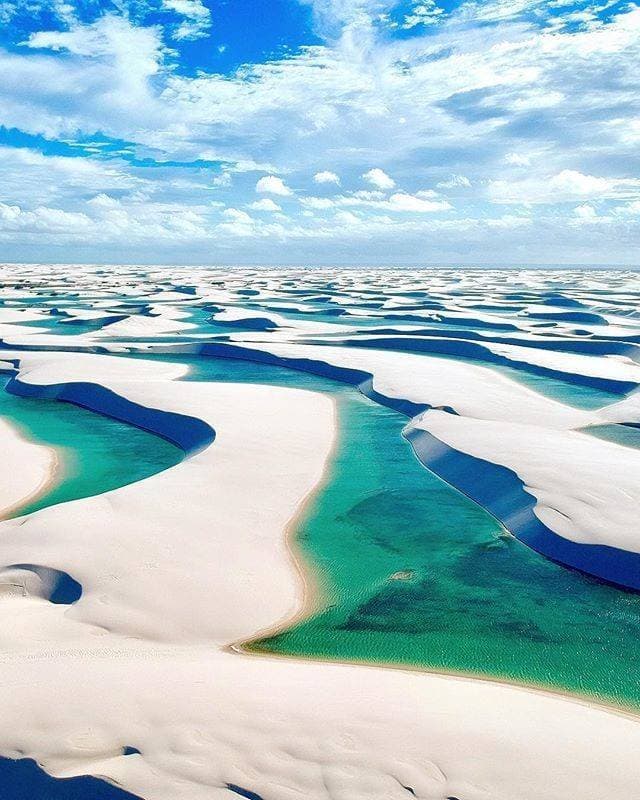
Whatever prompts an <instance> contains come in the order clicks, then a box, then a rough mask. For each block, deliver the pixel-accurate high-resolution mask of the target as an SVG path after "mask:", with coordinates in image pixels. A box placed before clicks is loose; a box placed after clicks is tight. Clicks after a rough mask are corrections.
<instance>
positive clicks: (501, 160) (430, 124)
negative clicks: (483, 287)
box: [0, 0, 640, 266]
mask: <svg viewBox="0 0 640 800" xmlns="http://www.w3.org/2000/svg"><path fill="white" fill-rule="evenodd" d="M0 70H1V74H2V76H3V77H2V80H1V81H0V259H2V260H7V261H55V262H85V261H90V262H106V263H110V262H124V263H179V264H182V263H187V264H188V263H194V264H280V263H282V264H423V263H424V264H430V263H443V264H451V263H462V264H465V263H467V264H512V265H518V264H536V263H540V264H554V263H558V264H605V265H606V264H629V265H634V266H635V265H637V253H638V245H639V243H640V155H639V154H640V148H639V145H640V88H639V87H640V82H639V79H638V75H639V74H640V8H638V6H636V5H634V4H630V3H621V2H607V0H601V2H591V0H582V1H581V2H571V0H545V1H543V0H485V1H484V2H473V0H467V2H456V1H455V0H446V1H445V0H402V2H395V1H394V0H262V1H260V0H154V2H142V1H141V0H114V2H105V1H104V0H84V2H75V3H74V2H65V0H0Z"/></svg>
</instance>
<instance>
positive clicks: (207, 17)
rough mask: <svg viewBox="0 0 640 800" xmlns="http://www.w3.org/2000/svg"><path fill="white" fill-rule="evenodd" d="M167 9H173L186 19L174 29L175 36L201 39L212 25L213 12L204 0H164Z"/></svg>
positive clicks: (163, 5)
mask: <svg viewBox="0 0 640 800" xmlns="http://www.w3.org/2000/svg"><path fill="white" fill-rule="evenodd" d="M162 8H163V9H164V10H165V11H173V12H175V13H176V14H180V15H181V16H183V17H185V18H186V19H185V20H184V21H183V22H181V23H180V25H179V26H178V27H177V28H176V29H175V30H174V32H173V38H174V39H176V40H178V41H180V40H194V39H201V38H203V37H204V36H207V35H208V33H209V28H210V27H211V12H210V11H209V9H208V8H207V7H206V6H205V5H204V4H203V3H202V0H162Z"/></svg>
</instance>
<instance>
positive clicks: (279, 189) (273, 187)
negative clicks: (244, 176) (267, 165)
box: [256, 175, 293, 197]
mask: <svg viewBox="0 0 640 800" xmlns="http://www.w3.org/2000/svg"><path fill="white" fill-rule="evenodd" d="M256 192H260V193H262V194H275V195H279V196H280V197H290V196H291V195H292V194H293V191H292V190H291V189H290V188H289V187H288V186H287V185H286V183H285V182H284V181H283V180H282V178H277V177H276V176H275V175H265V176H264V177H262V178H260V180H259V181H258V182H257V183H256Z"/></svg>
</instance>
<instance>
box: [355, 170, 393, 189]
mask: <svg viewBox="0 0 640 800" xmlns="http://www.w3.org/2000/svg"><path fill="white" fill-rule="evenodd" d="M362 177H363V178H364V179H365V181H368V182H369V183H370V184H371V185H372V186H376V187H377V188H378V189H393V187H394V186H395V185H396V182H395V181H394V180H393V178H390V177H389V176H388V175H387V173H386V172H384V171H383V170H381V169H380V168H379V167H374V168H373V169H370V170H369V171H368V172H365V173H364V175H363V176H362Z"/></svg>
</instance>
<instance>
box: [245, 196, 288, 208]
mask: <svg viewBox="0 0 640 800" xmlns="http://www.w3.org/2000/svg"><path fill="white" fill-rule="evenodd" d="M249 208H251V209H253V210H254V211H282V208H281V207H280V206H279V205H278V204H277V203H274V201H273V200H272V199H271V198H270V197H263V198H262V200H256V201H255V203H251V204H250V206H249Z"/></svg>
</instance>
